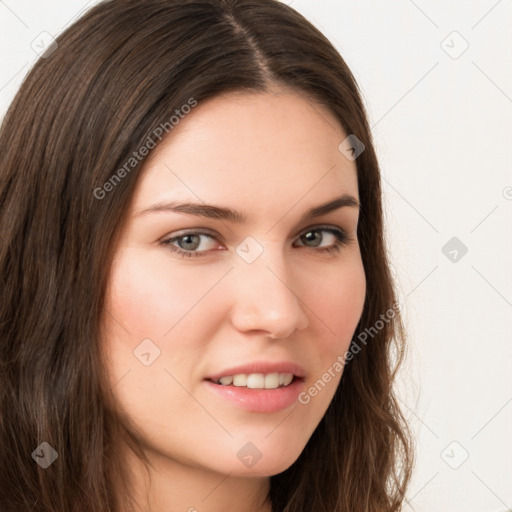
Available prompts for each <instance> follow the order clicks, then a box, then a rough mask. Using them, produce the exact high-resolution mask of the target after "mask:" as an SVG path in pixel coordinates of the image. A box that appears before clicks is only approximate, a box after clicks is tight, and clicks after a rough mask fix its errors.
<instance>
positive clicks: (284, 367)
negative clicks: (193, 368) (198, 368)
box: [205, 361, 306, 381]
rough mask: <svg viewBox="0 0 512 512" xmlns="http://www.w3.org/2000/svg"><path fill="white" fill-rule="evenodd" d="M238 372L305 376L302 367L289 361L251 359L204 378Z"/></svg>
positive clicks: (212, 378)
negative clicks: (249, 361) (247, 362)
mask: <svg viewBox="0 0 512 512" xmlns="http://www.w3.org/2000/svg"><path fill="white" fill-rule="evenodd" d="M240 373H245V374H247V375H248V374H250V373H264V374H268V373H291V374H293V375H294V376H295V377H300V378H301V379H303V378H304V377H305V376H306V372H305V371H304V368H302V367H301V366H299V365H298V364H296V363H293V362H291V361H253V362H252V363H249V364H243V365H238V366H233V367H231V368H226V369H225V370H222V371H221V372H219V373H215V374H212V375H209V376H208V377H206V378H205V380H212V381H216V380H219V379H220V378H221V377H226V376H230V375H238V374H240Z"/></svg>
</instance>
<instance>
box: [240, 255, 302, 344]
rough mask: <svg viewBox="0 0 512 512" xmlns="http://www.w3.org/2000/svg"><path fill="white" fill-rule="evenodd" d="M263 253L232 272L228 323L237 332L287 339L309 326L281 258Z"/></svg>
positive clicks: (300, 299)
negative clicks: (231, 293)
mask: <svg viewBox="0 0 512 512" xmlns="http://www.w3.org/2000/svg"><path fill="white" fill-rule="evenodd" d="M265 253H266V257H263V255H262V257H260V258H258V259H257V260H256V261H254V262H253V263H251V264H246V263H244V262H241V263H242V265H239V266H238V267H237V268H236V270H235V272H234V274H236V276H233V277H234V284H233V290H234V293H233V310H232V322H233V325H234V327H235V328H236V329H238V330H239V331H241V332H247V331H261V333H263V334H265V335H267V336H268V335H270V337H272V338H273V339H274V338H287V337H289V336H290V335H292V333H293V332H294V331H296V330H298V331H301V330H303V329H305V328H306V327H307V326H308V325H309V318H308V316H307V315H306V313H305V308H306V306H305V304H304V300H303V298H302V297H300V296H299V294H298V293H297V292H296V291H295V290H294V289H293V287H292V285H291V281H292V279H291V278H290V272H289V269H286V265H284V263H283V262H282V255H281V256H276V257H271V256H270V255H269V251H266V252H265ZM265 253H264V254H265Z"/></svg>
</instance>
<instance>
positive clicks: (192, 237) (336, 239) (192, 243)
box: [161, 226, 353, 257]
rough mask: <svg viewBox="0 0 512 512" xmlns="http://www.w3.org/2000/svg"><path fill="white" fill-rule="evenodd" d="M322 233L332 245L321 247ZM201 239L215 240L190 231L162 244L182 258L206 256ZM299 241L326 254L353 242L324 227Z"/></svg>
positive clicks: (304, 245)
mask: <svg viewBox="0 0 512 512" xmlns="http://www.w3.org/2000/svg"><path fill="white" fill-rule="evenodd" d="M321 233H328V234H329V235H330V237H327V238H328V239H329V238H331V239H333V242H332V243H331V244H330V245H327V246H321V245H320V244H321V243H322V242H323V241H324V239H325V236H324V235H321ZM201 237H204V238H205V239H209V240H215V237H214V236H212V235H211V234H209V233H204V232H199V231H190V232H188V233H183V234H181V235H179V236H174V237H172V238H168V239H166V240H163V241H162V242H161V243H162V244H163V245H166V246H167V248H168V249H170V250H171V252H174V253H176V254H178V255H179V256H181V257H192V256H193V257H197V256H204V255H205V253H207V252H208V250H202V251H197V248H198V247H199V246H200V245H201ZM298 240H300V241H301V243H302V246H303V247H308V248H311V249H313V250H314V251H316V252H326V253H335V252H339V250H340V249H341V247H342V246H344V245H349V244H350V243H351V242H353V238H352V237H351V236H349V235H348V234H347V233H346V232H345V231H344V230H342V229H341V228H334V227H323V226H318V227H315V228H309V229H308V230H307V231H303V232H302V234H301V235H299V238H298ZM303 240H304V242H305V243H304V242H303ZM175 244H177V245H175ZM306 244H311V245H306ZM214 245H215V244H214ZM299 247H300V245H299Z"/></svg>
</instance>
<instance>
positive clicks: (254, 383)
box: [206, 372, 302, 389]
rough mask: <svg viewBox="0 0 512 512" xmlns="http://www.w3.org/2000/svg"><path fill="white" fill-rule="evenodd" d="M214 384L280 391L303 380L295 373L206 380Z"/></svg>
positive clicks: (253, 374) (226, 376)
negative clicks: (296, 381)
mask: <svg viewBox="0 0 512 512" xmlns="http://www.w3.org/2000/svg"><path fill="white" fill-rule="evenodd" d="M206 380H207V381H209V382H213V383H214V384H217V385H220V386H225V387H228V386H229V387H239V388H249V389H279V388H286V387H288V386H290V385H291V384H292V383H293V382H294V381H295V380H302V378H301V377H298V376H297V375H294V374H293V373H277V372H275V373H267V374H264V373H249V374H247V373H238V374H235V375H225V376H223V377H220V378H218V379H211V378H208V379H206Z"/></svg>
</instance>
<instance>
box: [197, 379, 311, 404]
mask: <svg viewBox="0 0 512 512" xmlns="http://www.w3.org/2000/svg"><path fill="white" fill-rule="evenodd" d="M203 382H204V384H205V386H206V389H207V390H208V392H209V393H211V394H212V398H214V399H219V398H220V399H221V401H222V402H221V403H223V404H226V405H228V406H234V407H236V408H238V409H242V410H245V411H248V412H252V413H260V414H261V413H266V414H269V413H277V412H279V411H283V410H285V409H288V408H290V407H292V406H294V404H296V403H297V399H298V397H299V395H300V393H301V392H302V391H304V387H305V379H304V378H303V377H299V376H297V375H293V374H291V373H270V374H258V373H251V374H235V375H225V376H223V377H220V378H218V379H212V378H207V379H204V380H203ZM267 386H268V387H267Z"/></svg>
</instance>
